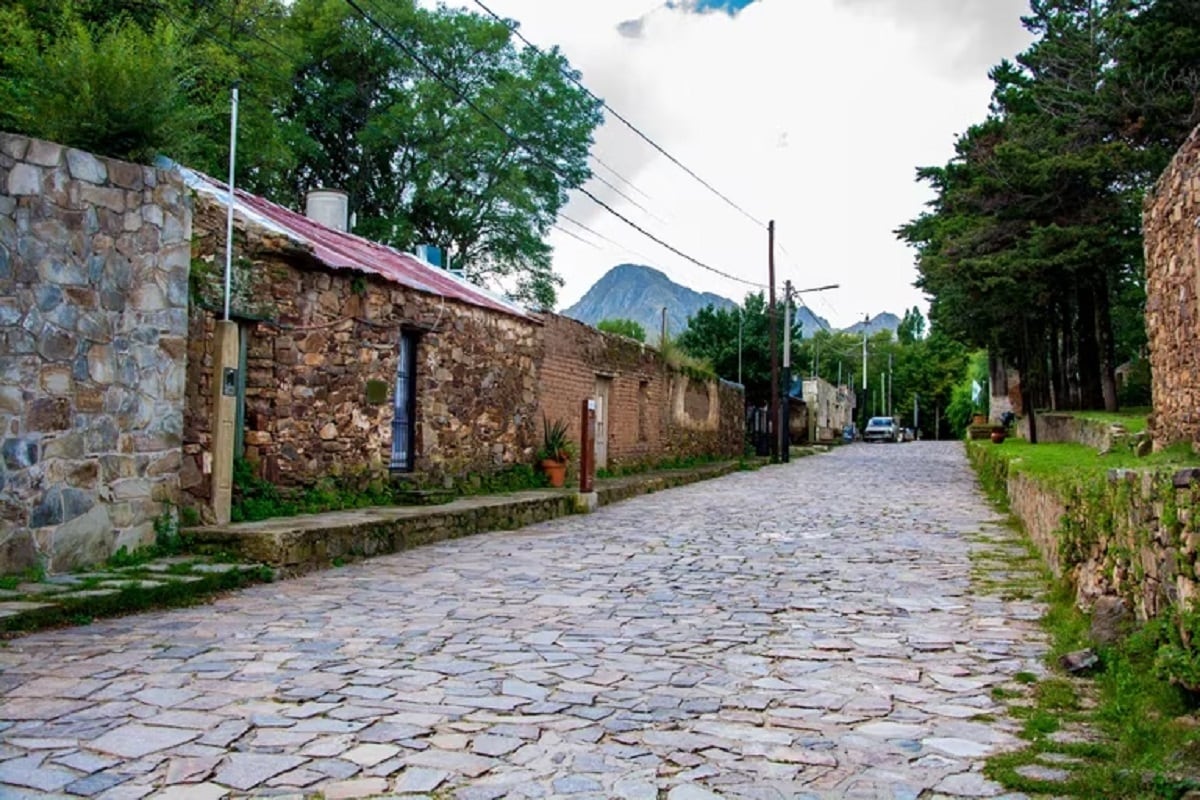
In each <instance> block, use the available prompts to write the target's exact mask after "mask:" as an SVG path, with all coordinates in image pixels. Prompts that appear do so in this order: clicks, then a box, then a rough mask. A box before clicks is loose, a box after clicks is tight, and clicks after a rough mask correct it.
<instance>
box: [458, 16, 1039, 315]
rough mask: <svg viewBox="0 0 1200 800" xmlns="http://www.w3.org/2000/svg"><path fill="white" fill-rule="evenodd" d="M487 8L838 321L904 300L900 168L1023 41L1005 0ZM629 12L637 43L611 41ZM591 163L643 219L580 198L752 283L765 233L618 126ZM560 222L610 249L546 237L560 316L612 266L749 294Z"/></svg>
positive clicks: (643, 247)
mask: <svg viewBox="0 0 1200 800" xmlns="http://www.w3.org/2000/svg"><path fill="white" fill-rule="evenodd" d="M460 4H462V5H464V6H466V7H471V8H473V7H474V6H473V4H471V3H469V2H465V0H464V2H461V3H460ZM489 5H490V6H491V7H492V8H493V9H494V10H496V11H497V12H498V13H500V14H503V15H505V16H509V17H512V18H515V19H519V20H521V22H522V30H523V32H524V33H525V35H526V36H528V37H529V38H530V39H531V40H532V41H534V42H537V43H539V44H543V45H550V44H559V45H561V46H562V48H563V50H564V52H565V53H566V54H567V56H568V57H569V58H570V59H571V61H572V62H573V63H574V64H575V65H576V66H577V67H578V68H580V69H581V71H582V73H583V78H584V81H585V83H586V84H587V85H588V86H589V87H590V88H592V90H593V91H595V92H596V93H597V94H599V95H601V96H602V97H604V98H605V99H606V100H608V102H609V103H610V105H612V106H613V107H614V108H616V109H617V111H619V112H620V113H621V114H622V115H624V116H626V117H627V118H628V119H630V120H631V121H633V122H634V123H635V124H637V125H638V126H639V127H640V128H642V129H643V130H644V131H645V132H646V133H648V134H649V135H650V136H651V137H653V138H654V139H655V140H657V141H658V142H659V143H660V144H662V145H663V146H664V147H665V148H666V149H667V150H669V151H670V152H671V153H672V154H674V155H675V156H676V157H677V158H679V159H680V160H681V161H682V162H683V163H684V164H687V165H688V166H690V167H691V168H692V169H693V170H695V171H696V172H697V173H699V174H700V175H701V176H702V177H704V178H705V179H706V180H708V181H709V182H711V183H712V184H713V185H715V186H716V187H717V188H718V189H720V190H721V191H722V192H724V193H726V194H727V195H728V196H730V197H731V198H733V199H734V200H735V201H737V202H738V203H739V204H742V205H743V206H744V207H745V208H747V209H748V210H749V211H750V212H752V214H754V215H755V216H757V217H759V218H760V219H767V218H774V219H776V220H777V223H778V229H779V233H780V241H781V243H782V245H783V247H785V248H786V250H787V252H788V253H789V254H790V258H789V257H788V256H782V255H781V257H780V258H779V261H778V264H779V270H778V272H779V275H780V278H781V280H782V279H784V278H791V279H792V280H793V281H794V282H796V283H797V284H798V285H799V286H800V287H801V288H803V287H808V286H816V285H823V284H827V283H840V284H841V289H840V290H837V291H833V292H828V293H825V294H824V295H816V296H813V297H811V298H809V303H810V305H811V306H812V307H813V308H814V310H816V311H817V312H818V313H821V314H823V315H824V316H827V317H829V318H830V319H831V321H832V322H833V323H834V324H835V325H839V326H844V325H848V324H851V323H852V322H854V321H855V320H856V319H859V318H861V316H862V314H863V313H865V312H869V313H871V314H875V313H878V312H880V311H885V310H886V311H892V312H894V313H900V312H901V311H902V310H903V309H904V308H906V307H910V306H912V305H914V304H916V303H918V302H920V300H921V298H920V295H919V293H918V292H917V291H916V290H915V289H914V288H912V282H913V280H914V279H915V272H914V270H913V267H912V254H911V252H910V251H908V250H907V249H906V248H905V247H904V246H903V245H901V244H900V243H899V242H897V241H896V240H895V237H894V235H893V234H892V231H893V230H894V229H895V228H896V227H897V226H898V225H900V224H902V223H903V222H905V221H907V220H908V219H910V218H911V217H913V216H915V215H916V214H918V213H920V211H921V209H922V203H923V202H924V201H925V200H927V199H928V194H927V192H926V190H924V189H923V188H922V187H920V186H917V185H916V184H914V182H913V170H914V168H915V167H917V166H919V165H926V164H938V163H942V162H944V161H945V160H947V159H948V158H949V157H950V156H951V155H952V145H953V140H954V136H955V134H957V133H959V132H961V131H962V130H964V129H965V128H966V127H967V126H968V125H970V124H972V123H973V122H976V121H978V120H979V119H981V118H982V116H983V115H984V114H985V113H986V109H987V102H988V96H989V92H990V83H989V81H988V80H987V75H986V71H987V67H988V66H989V65H991V64H993V63H995V62H996V61H998V60H999V59H1000V58H1002V57H1005V56H1010V55H1012V54H1013V53H1014V52H1016V51H1017V50H1019V49H1020V48H1021V47H1022V46H1023V44H1024V42H1025V41H1026V40H1025V38H1024V34H1023V32H1022V30H1021V27H1020V23H1019V19H1018V17H1019V15H1020V13H1022V11H1023V9H1024V4H1023V2H1022V1H1021V0H808V2H803V3H801V2H797V0H759V2H756V3H753V4H752V5H750V6H748V7H747V8H746V9H744V10H743V11H742V12H740V13H739V14H738V15H737V16H736V17H731V16H729V15H727V14H723V13H710V14H692V13H686V12H685V11H683V10H680V9H675V10H670V9H666V8H664V7H663V5H662V3H661V2H655V0H604V2H594V1H592V2H588V1H587V0H556V2H553V3H548V2H545V0H491V2H489ZM630 20H637V21H638V23H639V25H640V30H639V33H640V35H639V36H636V37H631V36H629V35H622V33H621V32H620V31H619V30H618V26H619V25H620V24H621V23H626V22H628V21H630ZM628 33H629V31H628V30H626V34H628ZM593 152H594V153H595V154H596V155H598V156H599V157H600V158H602V159H603V160H604V161H605V162H606V163H608V164H610V165H612V166H613V167H615V168H616V169H617V170H618V171H620V172H621V173H622V174H623V175H624V176H625V177H627V178H629V179H630V180H632V181H634V182H635V183H636V185H637V186H638V187H639V189H641V190H642V191H644V192H645V193H646V194H647V195H649V196H650V198H651V199H650V200H645V199H644V198H641V197H640V196H639V195H637V194H636V193H634V192H632V191H631V192H630V194H631V195H632V196H634V197H636V198H638V199H639V201H641V202H642V203H643V204H645V205H646V206H647V207H648V208H649V210H650V211H651V212H653V214H654V216H653V217H650V216H647V215H646V214H644V213H643V212H641V211H639V210H638V209H636V208H634V207H633V206H632V205H631V204H629V203H628V202H627V201H625V200H623V199H621V198H620V197H618V196H616V195H615V194H614V193H613V192H611V191H610V190H608V189H606V188H605V187H603V186H602V185H600V184H598V183H596V182H593V183H592V184H590V185H589V188H590V189H591V190H592V191H593V192H594V193H595V194H597V195H598V196H600V197H602V198H603V199H605V200H606V201H607V202H609V203H610V204H612V205H613V206H614V207H615V208H617V209H618V210H619V211H621V213H623V214H626V215H627V216H629V217H630V218H631V219H634V220H635V221H637V222H638V223H640V224H642V225H644V226H645V227H646V228H648V229H650V230H652V231H654V232H655V233H658V234H660V235H661V236H662V238H664V239H665V240H667V241H669V242H670V243H672V244H674V245H676V246H677V247H679V248H680V249H681V250H684V251H686V252H688V253H690V254H692V255H694V256H696V257H697V258H698V259H700V260H702V261H705V262H707V263H709V264H711V265H712V266H714V267H716V268H718V269H721V270H723V271H726V272H732V273H735V274H738V275H743V276H745V277H747V278H748V279H751V280H753V281H756V282H765V281H766V273H767V269H766V249H767V248H766V233H765V232H764V231H762V230H760V229H758V228H756V226H754V225H753V224H751V223H750V222H748V221H747V220H746V219H745V218H744V217H742V216H741V215H740V214H738V213H737V212H736V211H733V210H732V209H730V208H729V207H728V206H727V205H725V204H724V203H722V202H721V201H720V200H719V199H717V198H715V197H714V196H713V195H711V194H710V193H709V192H707V191H706V190H705V189H703V187H701V186H700V185H699V184H697V183H696V182H694V181H693V180H692V179H691V178H689V177H688V176H687V175H686V174H684V173H683V172H682V171H680V170H679V169H678V168H677V167H675V166H674V165H672V164H670V163H669V162H668V161H667V160H666V159H664V158H663V157H661V156H660V155H658V154H656V153H655V152H654V151H653V150H651V149H650V148H649V147H648V146H646V145H645V144H644V143H643V142H641V141H640V140H639V139H638V138H637V137H636V136H634V135H633V134H632V133H630V132H629V131H628V130H627V129H626V128H625V127H624V126H622V125H621V124H620V123H618V122H616V121H615V120H610V121H609V122H608V123H606V124H605V126H604V127H603V128H602V129H601V130H600V131H599V132H598V135H597V142H596V146H595V148H594V151H593ZM598 174H601V175H604V177H606V178H608V179H610V180H614V179H613V178H612V176H611V175H609V174H608V173H607V172H605V171H604V170H598ZM614 182H616V181H615V180H614ZM566 213H567V214H569V215H571V216H573V217H575V218H576V219H580V220H581V221H584V222H585V223H586V224H588V225H589V226H592V227H594V228H595V229H596V230H597V231H598V232H600V233H602V234H603V235H604V236H606V237H608V238H610V239H612V240H614V241H616V242H619V243H621V245H623V247H622V248H616V247H613V246H611V245H609V244H606V243H603V242H600V241H599V240H596V239H595V238H594V237H592V236H591V235H590V234H588V233H582V234H581V235H583V236H584V237H585V238H588V239H592V240H593V241H595V242H596V243H597V244H599V245H600V249H596V248H593V247H588V246H586V245H584V244H581V243H579V242H578V241H576V240H574V239H572V238H571V237H569V236H566V235H564V234H562V233H560V232H557V231H556V232H554V234H553V235H552V237H551V238H552V243H553V244H554V246H555V253H556V255H555V266H556V269H557V270H558V272H560V273H561V274H562V275H563V276H564V277H565V278H566V286H565V287H564V288H563V290H562V292H561V293H560V294H561V300H562V304H563V305H564V306H565V305H569V304H570V303H571V302H573V301H574V300H576V299H578V297H579V296H581V295H582V294H583V293H584V292H585V291H586V290H587V289H588V288H589V287H590V286H591V284H592V283H594V282H595V281H596V280H597V279H598V278H599V277H600V276H601V275H603V274H604V273H605V272H606V271H607V270H608V269H609V268H611V267H612V266H614V265H615V264H618V263H620V262H623V261H634V262H642V263H646V262H649V263H650V264H651V265H652V266H655V267H658V268H659V269H662V270H663V271H664V272H666V273H667V274H668V275H670V276H671V277H672V278H674V279H675V280H677V281H679V282H681V283H685V284H687V285H689V286H691V287H693V288H695V289H698V290H706V291H714V292H717V293H719V294H724V295H726V296H729V297H733V298H735V299H738V298H740V297H741V296H742V295H743V294H744V292H745V291H749V290H752V288H751V287H748V286H744V285H741V284H738V283H736V282H733V281H730V280H727V279H725V278H721V277H719V276H717V275H713V274H711V273H709V272H705V271H704V270H702V269H700V268H699V267H696V266H694V265H692V264H689V263H688V262H686V261H684V260H683V259H680V258H678V257H677V256H674V255H671V254H669V253H667V252H665V251H664V250H663V249H662V248H660V247H658V246H657V245H655V244H654V243H652V242H650V241H648V240H646V239H645V238H643V237H642V236H640V234H638V233H636V232H635V231H633V230H631V229H629V228H628V227H627V226H625V225H624V224H623V223H621V222H620V221H619V220H617V219H615V218H613V217H611V216H610V215H608V214H607V213H605V212H603V211H602V210H599V209H597V208H596V207H595V206H594V205H593V204H592V203H591V202H590V201H589V200H587V199H586V198H583V197H582V196H576V197H574V198H573V200H572V202H571V204H570V206H569V207H568V209H567V211H566ZM563 227H566V228H569V229H573V226H572V225H570V224H568V223H563Z"/></svg>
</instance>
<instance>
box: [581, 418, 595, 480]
mask: <svg viewBox="0 0 1200 800" xmlns="http://www.w3.org/2000/svg"><path fill="white" fill-rule="evenodd" d="M579 430H580V434H579V492H580V493H581V494H587V493H589V492H592V491H594V490H595V482H596V398H594V397H589V398H587V399H586V400H584V401H583V415H582V416H581V417H580V425H579Z"/></svg>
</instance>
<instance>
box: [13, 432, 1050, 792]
mask: <svg viewBox="0 0 1200 800" xmlns="http://www.w3.org/2000/svg"><path fill="white" fill-rule="evenodd" d="M998 523H999V520H998V518H997V517H996V516H995V515H994V514H993V512H991V511H990V510H989V509H988V507H987V506H986V504H985V503H984V501H983V499H982V498H981V496H980V495H979V493H978V492H977V490H976V489H975V488H974V483H973V480H972V476H971V473H970V472H969V470H968V468H967V466H966V463H965V459H964V456H963V454H962V448H961V445H959V444H956V443H933V442H930V443H913V444H906V445H896V446H861V445H855V446H852V447H847V448H842V449H839V450H837V451H835V452H833V453H831V454H829V455H825V456H822V457H819V458H810V459H803V460H801V461H797V462H793V463H792V464H790V465H787V466H780V467H772V468H769V469H766V470H762V471H759V472H754V473H736V474H733V475H729V476H727V477H724V478H721V479H717V480H714V481H709V482H706V483H701V484H696V485H693V486H690V487H686V488H682V489H676V490H672V491H670V492H665V493H661V494H655V495H651V496H647V497H642V498H638V499H635V500H631V501H628V502H625V503H622V504H620V505H616V506H612V507H608V508H605V509H602V510H601V511H599V512H597V513H595V514H592V515H588V516H573V517H567V518H563V519H559V520H556V521H553V522H548V523H543V524H539V525H535V526H531V527H529V528H525V529H523V530H520V531H514V532H507V533H496V534H488V535H484V536H479V537H473V538H469V539H461V540H454V541H448V542H442V543H439V544H435V545H431V546H428V547H423V548H419V549H416V550H412V551H408V552H404V553H399V554H395V555H391V556H385V557H381V558H378V559H374V560H371V561H365V562H360V563H357V564H354V565H352V566H350V567H346V568H342V569H337V570H333V571H327V572H320V573H313V574H310V575H308V576H305V577H303V578H299V579H296V580H293V581H286V582H282V583H278V584H269V585H262V586H257V587H253V588H250V589H248V590H245V591H242V592H239V593H237V594H236V595H233V596H229V597H225V598H222V599H220V600H219V601H218V602H216V603H215V604H213V605H211V606H207V607H203V608H191V609H183V610H177V611H170V612H162V613H153V614H145V615H140V616H135V617H129V618H125V619H117V620H110V621H107V622H103V623H99V624H96V625H93V626H90V627H87V628H80V629H73V630H62V631H54V632H46V633H39V634H34V635H31V636H28V637H25V638H22V639H18V640H15V641H13V642H10V643H9V644H8V646H7V647H4V648H2V649H0V797H3V798H6V799H7V798H23V797H59V796H64V797H79V796H84V797H102V798H110V799H113V800H115V799H116V798H140V797H147V796H153V797H164V798H200V799H201V800H203V798H213V799H214V800H216V798H222V797H235V796H246V795H256V796H260V795H261V796H267V795H284V796H291V797H305V796H314V795H316V794H317V793H321V795H322V796H324V797H325V798H327V799H328V800H333V798H347V797H368V796H376V795H384V796H426V797H439V798H442V797H455V798H462V800H471V799H472V798H498V797H513V798H521V797H578V798H646V799H647V800H653V799H654V798H657V797H660V796H666V797H668V798H670V799H671V800H689V798H711V797H745V798H813V797H847V798H917V797H921V798H925V797H939V796H945V797H990V796H1002V794H1003V793H1002V792H1001V790H1000V788H999V787H998V786H995V785H993V784H991V783H989V782H988V781H986V780H985V779H984V778H983V777H982V775H981V773H980V767H981V759H982V758H983V757H984V756H986V755H987V754H989V753H991V752H994V751H996V750H998V749H1003V748H1007V747H1011V746H1014V745H1015V743H1016V740H1015V739H1014V736H1013V731H1014V730H1015V729H1016V726H1015V724H1014V723H1012V722H1011V721H1008V720H1005V719H1004V718H1003V716H1002V715H1003V709H1002V708H1001V707H999V706H998V705H997V704H996V703H994V702H993V700H992V697H991V690H992V689H993V687H997V686H1004V685H1007V683H1008V682H1009V681H1011V679H1012V677H1013V676H1014V675H1015V674H1016V673H1017V672H1019V671H1022V670H1029V671H1034V672H1039V671H1040V670H1041V664H1040V656H1041V654H1042V653H1043V652H1044V644H1043V643H1042V641H1041V639H1040V636H1039V633H1038V630H1037V627H1036V624H1035V620H1036V618H1037V616H1038V613H1039V609H1038V608H1037V607H1036V606H1035V605H1034V604H1032V603H1029V602H1026V601H1015V602H1009V601H1004V600H1002V599H1000V598H998V597H992V596H987V595H982V594H974V593H972V590H971V586H970V577H969V576H970V560H969V559H970V553H971V551H972V550H973V549H974V548H977V547H980V545H979V544H977V543H976V542H975V534H977V533H979V532H981V531H986V532H987V533H988V535H989V536H992V537H1000V536H1003V535H1004V529H1003V528H1002V527H1000V525H999V524H998Z"/></svg>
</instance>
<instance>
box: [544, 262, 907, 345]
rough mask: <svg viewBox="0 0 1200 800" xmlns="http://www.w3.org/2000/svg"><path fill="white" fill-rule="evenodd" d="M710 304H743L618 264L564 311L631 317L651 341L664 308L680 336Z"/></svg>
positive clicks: (806, 323) (587, 316)
mask: <svg viewBox="0 0 1200 800" xmlns="http://www.w3.org/2000/svg"><path fill="white" fill-rule="evenodd" d="M710 305H711V306H715V307H716V308H736V307H737V306H738V305H739V304H738V303H735V302H734V301H733V300H730V299H729V298H728V297H721V296H720V295H718V294H713V293H712V292H697V291H694V290H692V289H689V288H688V287H686V286H681V285H680V284H678V283H675V282H674V281H672V280H671V279H670V278H668V277H667V276H666V275H665V274H663V273H662V272H660V271H659V270H657V269H654V268H653V267H647V266H645V265H643V264H618V265H617V266H615V267H613V268H612V269H610V270H609V271H608V272H606V273H605V274H604V276H603V277H602V278H600V280H598V281H596V283H595V285H594V286H592V288H591V289H588V291H587V294H585V295H584V296H583V297H582V298H580V300H579V302H578V303H575V305H573V306H571V307H570V308H567V309H566V310H564V311H563V312H562V313H563V315H564V316H568V317H571V318H572V319H577V320H579V321H580V322H585V323H587V324H588V325H595V324H596V323H598V322H600V321H602V320H606V319H631V320H633V321H634V322H637V323H638V324H639V325H641V326H642V327H643V328H644V329H645V331H646V340H647V341H648V342H657V341H658V338H659V331H660V329H661V328H662V311H663V308H666V309H667V328H668V333H669V334H670V335H671V336H678V335H679V334H680V333H681V332H682V331H683V330H684V329H686V328H687V321H688V317H691V316H694V315H695V314H696V313H697V312H698V311H700V310H701V309H703V308H706V307H708V306H710ZM796 313H797V316H798V318H799V320H800V323H801V325H802V326H803V329H804V330H805V331H817V330H820V329H821V328H828V327H829V324H828V323H827V322H826V321H825V320H823V319H821V318H820V317H817V316H815V315H813V314H812V312H811V311H809V310H808V309H807V308H805V307H803V306H802V307H801V308H799V309H797V311H796ZM897 324H899V320H897Z"/></svg>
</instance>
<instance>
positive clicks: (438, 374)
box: [183, 196, 540, 506]
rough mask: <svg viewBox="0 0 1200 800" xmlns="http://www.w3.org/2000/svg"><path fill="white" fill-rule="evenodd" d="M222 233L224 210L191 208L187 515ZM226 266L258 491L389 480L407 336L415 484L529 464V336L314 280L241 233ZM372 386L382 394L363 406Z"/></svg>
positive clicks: (534, 329)
mask: <svg viewBox="0 0 1200 800" xmlns="http://www.w3.org/2000/svg"><path fill="white" fill-rule="evenodd" d="M224 228H225V217H224V209H223V207H221V206H219V205H217V204H215V203H213V202H212V201H210V200H208V199H206V198H204V197H203V196H201V197H198V198H197V200H196V230H197V234H196V236H195V237H194V243H193V251H194V259H195V264H196V274H197V276H198V278H199V279H198V280H197V281H196V282H195V284H196V285H195V290H194V292H193V304H192V309H193V314H192V320H191V339H190V341H189V360H188V365H189V366H188V397H187V400H188V402H187V409H188V410H187V418H186V426H185V435H184V442H185V444H184V452H185V459H184V472H183V485H184V488H185V490H186V491H187V492H188V494H189V497H190V498H191V499H192V501H193V503H194V504H195V505H197V506H201V505H203V504H204V503H206V502H207V500H208V492H209V483H210V480H209V475H208V471H209V470H208V468H207V461H208V459H209V458H210V456H209V455H208V453H209V452H210V449H211V442H212V433H211V420H210V414H211V411H210V409H211V407H212V406H211V398H212V392H213V386H212V374H211V372H212V359H213V352H212V348H213V325H214V320H215V319H216V316H217V313H218V312H216V311H215V309H216V308H217V307H218V306H219V305H220V303H221V294H220V288H219V287H220V283H221V276H220V273H221V271H222V270H223V263H224V261H223V259H224V245H223V244H222V240H223V236H224ZM235 254H236V257H237V268H236V269H235V273H236V277H235V281H234V282H235V285H236V289H237V291H235V293H234V303H233V306H234V309H235V314H234V316H235V317H241V318H242V319H243V320H244V321H243V322H242V323H241V326H242V331H243V335H248V336H249V340H248V344H247V371H246V398H247V399H246V424H245V443H246V445H245V456H246V458H247V459H248V460H251V461H253V462H255V463H256V464H257V466H258V469H259V471H260V473H261V475H262V476H263V477H265V478H267V479H268V480H270V481H271V482H273V483H276V484H279V485H284V486H295V485H306V484H312V483H314V482H316V481H317V480H319V479H320V478H323V477H326V476H336V475H343V476H346V475H350V476H353V475H364V476H365V475H368V474H370V475H374V476H379V475H383V474H385V473H386V472H387V470H388V465H389V462H390V458H391V441H392V427H391V422H392V416H393V411H392V401H393V396H394V392H395V382H396V367H397V363H396V362H397V357H398V344H399V338H400V332H401V330H402V329H408V330H414V331H418V332H419V341H418V346H417V368H416V376H417V377H416V384H417V385H416V396H417V406H416V426H415V439H416V441H415V453H416V462H415V472H414V479H416V480H418V481H419V482H421V483H426V484H436V483H440V482H441V481H442V480H443V479H446V478H459V477H463V476H466V475H470V474H478V473H489V472H494V471H496V470H498V469H501V468H503V467H505V466H509V465H512V464H516V463H530V462H532V460H533V452H534V448H535V444H536V442H535V441H534V438H533V437H534V435H535V433H537V434H539V435H540V428H535V424H534V423H535V419H536V417H535V409H536V406H537V373H536V365H537V351H538V347H539V332H538V326H537V324H536V323H534V322H532V321H530V320H523V319H520V318H518V317H515V316H508V315H505V314H501V313H497V312H492V311H487V310H484V309H480V308H477V307H475V306H470V305H466V304H461V303H457V302H454V301H449V300H443V299H442V298H440V297H437V296H434V295H427V294H424V293H421V292H416V291H413V290H410V289H406V288H404V287H401V286H398V285H396V284H394V283H391V282H388V281H385V280H383V279H382V278H379V277H377V276H374V275H370V274H365V273H359V272H355V271H351V270H332V269H329V268H326V267H324V266H323V265H321V264H319V263H318V262H316V261H314V260H313V259H312V258H311V257H310V256H309V255H308V254H307V253H306V252H304V251H303V250H300V249H297V247H296V246H295V245H294V244H292V243H290V242H288V241H286V240H284V239H283V238H282V237H279V236H276V235H273V234H271V233H269V232H267V231H264V230H262V229H259V228H256V227H253V226H251V227H249V229H248V231H241V232H240V233H239V238H238V239H237V240H236V245H235ZM247 317H249V318H251V319H250V320H247V319H246V318H247ZM251 320H257V321H251ZM375 381H378V382H381V383H382V384H383V386H384V387H386V390H385V394H384V396H382V397H374V398H368V396H367V386H368V382H375Z"/></svg>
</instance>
